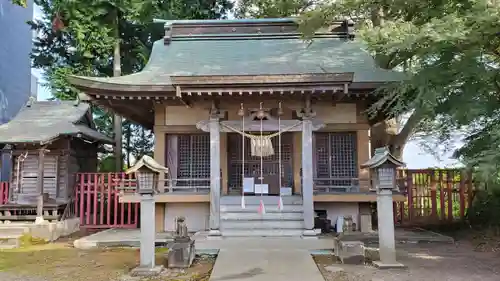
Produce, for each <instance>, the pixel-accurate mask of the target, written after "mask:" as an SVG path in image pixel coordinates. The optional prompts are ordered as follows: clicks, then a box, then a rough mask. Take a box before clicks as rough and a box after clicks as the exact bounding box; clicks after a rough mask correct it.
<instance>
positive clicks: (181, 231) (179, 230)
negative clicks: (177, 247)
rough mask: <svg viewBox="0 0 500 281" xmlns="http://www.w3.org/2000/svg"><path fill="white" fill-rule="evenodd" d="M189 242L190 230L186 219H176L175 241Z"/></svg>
mask: <svg viewBox="0 0 500 281" xmlns="http://www.w3.org/2000/svg"><path fill="white" fill-rule="evenodd" d="M186 238H187V240H189V234H188V229H187V225H186V219H185V218H184V217H177V218H176V219H175V235H174V239H177V240H179V239H181V240H183V241H184V240H186Z"/></svg>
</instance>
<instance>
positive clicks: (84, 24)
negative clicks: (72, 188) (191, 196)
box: [29, 0, 232, 160]
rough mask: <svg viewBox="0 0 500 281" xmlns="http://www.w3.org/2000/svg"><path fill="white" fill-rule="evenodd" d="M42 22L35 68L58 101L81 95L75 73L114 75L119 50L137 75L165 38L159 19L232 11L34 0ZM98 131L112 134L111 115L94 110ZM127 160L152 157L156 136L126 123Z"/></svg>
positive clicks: (37, 27)
mask: <svg viewBox="0 0 500 281" xmlns="http://www.w3.org/2000/svg"><path fill="white" fill-rule="evenodd" d="M35 3H36V4H37V5H38V6H40V8H41V10H42V12H43V18H42V19H40V20H35V21H32V22H30V23H29V24H30V25H31V27H32V29H33V30H34V31H35V32H36V34H37V36H36V38H35V41H34V48H33V52H32V60H33V66H34V67H36V68H39V69H42V70H43V73H44V76H45V77H44V78H45V80H46V81H47V83H46V85H45V86H46V87H47V88H48V89H49V90H50V91H51V93H52V96H53V98H56V99H61V100H68V99H70V100H72V99H75V98H76V97H77V95H78V91H77V90H76V89H75V88H73V87H72V86H71V85H70V84H69V83H68V81H67V77H68V76H69V75H70V74H76V75H84V76H98V77H99V76H101V77H107V76H113V52H114V50H115V45H116V43H119V46H120V48H119V50H120V56H119V57H120V58H121V59H120V64H119V66H120V70H121V71H120V72H121V74H122V75H127V74H131V73H135V72H137V71H139V70H141V69H142V68H143V67H144V65H145V64H146V62H147V60H148V58H149V55H150V52H151V49H152V45H153V43H154V41H156V40H159V39H161V38H162V37H163V35H164V30H163V25H162V24H154V23H153V19H154V18H164V19H193V18H197V19H200V18H201V19H206V18H221V17H224V16H225V15H226V13H227V11H228V10H229V9H231V8H232V4H231V2H229V1H227V0H215V1H214V0H210V1H206V0H202V1H193V0H171V1H164V0H73V1H67V0H35ZM94 117H95V122H96V125H97V127H98V128H99V130H101V131H102V132H104V133H107V134H108V135H110V134H111V132H112V119H111V116H110V115H109V114H108V113H107V112H105V111H103V110H102V109H100V108H97V107H95V108H94ZM123 128H124V130H123V131H124V132H126V133H125V134H124V141H123V142H124V143H125V144H126V146H125V149H126V152H127V153H126V155H127V156H126V159H127V160H130V157H131V156H133V157H135V158H137V157H140V156H142V155H141V154H147V153H150V152H151V150H152V146H153V135H152V133H151V132H149V131H146V130H144V129H143V128H141V127H140V126H137V125H134V124H131V123H130V122H128V121H127V120H126V121H125V122H124V123H123Z"/></svg>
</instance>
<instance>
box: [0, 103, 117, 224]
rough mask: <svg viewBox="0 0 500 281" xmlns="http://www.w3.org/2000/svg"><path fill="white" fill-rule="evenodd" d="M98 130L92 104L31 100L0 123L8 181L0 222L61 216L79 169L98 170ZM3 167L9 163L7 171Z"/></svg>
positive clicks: (106, 141)
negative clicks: (93, 116)
mask: <svg viewBox="0 0 500 281" xmlns="http://www.w3.org/2000/svg"><path fill="white" fill-rule="evenodd" d="M112 143H113V141H112V140H111V139H110V138H108V137H107V136H105V135H103V134H101V133H99V132H98V131H97V130H96V129H95V126H94V124H93V122H92V118H91V112H90V106H89V105H88V104H84V103H78V102H73V101H32V100H31V101H29V102H28V103H27V104H26V106H24V108H22V109H21V111H20V112H19V114H18V115H17V116H16V117H14V119H12V121H10V122H8V123H6V124H3V125H0V144H2V145H3V150H2V154H3V157H2V159H3V162H4V163H2V164H3V166H4V169H3V170H4V171H8V174H7V175H2V178H3V179H4V180H7V181H8V182H9V188H8V192H5V193H4V194H2V196H3V197H6V198H2V203H4V204H1V203H0V220H23V221H30V220H35V218H37V217H41V216H42V215H43V218H44V219H46V220H61V219H64V218H62V216H63V213H64V212H65V209H66V207H70V205H71V202H72V201H73V200H74V186H75V183H76V174H77V173H78V172H96V171H97V166H98V162H97V152H98V149H99V145H100V144H112ZM5 167H10V168H9V169H5Z"/></svg>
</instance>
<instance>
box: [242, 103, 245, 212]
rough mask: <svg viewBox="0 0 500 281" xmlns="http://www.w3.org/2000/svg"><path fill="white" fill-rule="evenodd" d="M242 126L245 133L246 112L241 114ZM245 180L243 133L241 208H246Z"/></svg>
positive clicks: (243, 143) (243, 137)
mask: <svg viewBox="0 0 500 281" xmlns="http://www.w3.org/2000/svg"><path fill="white" fill-rule="evenodd" d="M243 110H244V108H243V103H242V104H241V111H242V112H244V111H243ZM241 118H242V120H241V127H242V132H243V133H245V114H242V116H241ZM244 182H245V136H244V135H241V208H242V209H245V207H246V206H245V187H244V186H243V183H244Z"/></svg>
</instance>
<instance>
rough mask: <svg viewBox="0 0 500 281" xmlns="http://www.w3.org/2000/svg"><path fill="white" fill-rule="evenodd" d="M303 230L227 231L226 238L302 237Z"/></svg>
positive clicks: (223, 232) (225, 231)
mask: <svg viewBox="0 0 500 281" xmlns="http://www.w3.org/2000/svg"><path fill="white" fill-rule="evenodd" d="M303 231H304V230H302V229H225V230H222V236H225V237H300V236H302V233H303Z"/></svg>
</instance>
